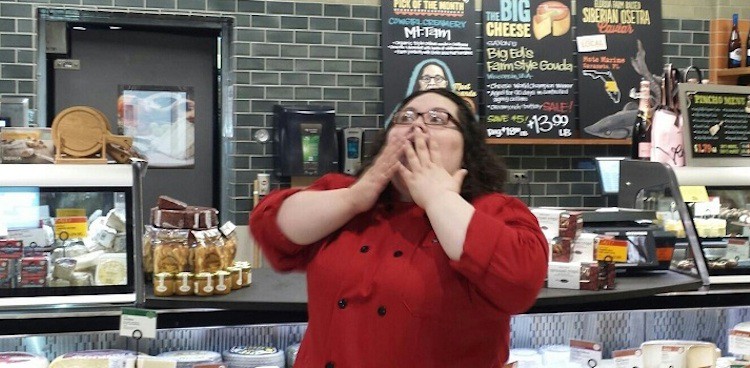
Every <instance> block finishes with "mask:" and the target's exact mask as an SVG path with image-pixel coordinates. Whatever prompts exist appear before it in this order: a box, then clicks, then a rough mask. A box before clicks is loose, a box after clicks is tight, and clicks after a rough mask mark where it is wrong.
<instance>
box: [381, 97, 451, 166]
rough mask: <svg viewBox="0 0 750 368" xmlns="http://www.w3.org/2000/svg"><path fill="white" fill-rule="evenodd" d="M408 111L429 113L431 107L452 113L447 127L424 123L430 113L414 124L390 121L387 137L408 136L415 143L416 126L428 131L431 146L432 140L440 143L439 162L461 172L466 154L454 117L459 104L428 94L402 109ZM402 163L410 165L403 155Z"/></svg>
mask: <svg viewBox="0 0 750 368" xmlns="http://www.w3.org/2000/svg"><path fill="white" fill-rule="evenodd" d="M407 110H411V111H414V112H415V113H417V114H422V113H426V112H428V111H431V110H433V111H445V112H447V113H448V114H450V116H451V118H450V119H449V121H448V123H447V124H446V125H444V126H442V125H429V124H425V120H424V119H425V118H426V117H428V116H429V114H422V115H421V116H418V117H417V118H416V120H414V122H413V123H412V124H411V125H404V124H391V125H392V127H391V129H390V131H389V132H388V137H387V138H388V140H389V141H390V140H391V139H394V138H400V137H406V139H408V140H410V141H411V142H414V133H415V131H416V129H421V130H422V131H423V132H424V133H425V136H426V140H427V144H428V145H429V143H430V141H435V142H437V143H438V150H439V151H440V161H441V162H440V164H442V166H443V167H444V168H445V170H446V171H448V172H449V173H450V174H451V175H452V174H454V173H455V172H456V171H458V170H459V169H460V168H461V163H462V162H463V153H464V137H463V134H462V133H461V131H460V130H459V129H460V128H459V127H458V126H457V124H460V123H459V122H457V121H455V120H454V119H455V118H456V116H458V106H456V104H455V103H453V101H451V100H450V99H448V98H446V97H443V96H441V95H438V94H436V93H426V94H423V95H420V96H417V97H416V98H414V99H413V100H411V101H409V103H408V104H406V105H405V106H403V107H402V108H401V110H399V111H407ZM401 162H402V163H404V164H405V165H407V168H408V164H407V163H406V160H405V159H404V158H402V160H401Z"/></svg>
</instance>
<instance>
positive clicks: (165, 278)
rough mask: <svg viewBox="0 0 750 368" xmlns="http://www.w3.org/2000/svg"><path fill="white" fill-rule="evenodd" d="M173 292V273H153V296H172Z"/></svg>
mask: <svg viewBox="0 0 750 368" xmlns="http://www.w3.org/2000/svg"><path fill="white" fill-rule="evenodd" d="M174 292H175V278H174V274H171V273H169V272H160V273H157V274H156V275H154V296H172V295H174Z"/></svg>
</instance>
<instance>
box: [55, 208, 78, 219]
mask: <svg viewBox="0 0 750 368" xmlns="http://www.w3.org/2000/svg"><path fill="white" fill-rule="evenodd" d="M55 216H56V217H80V216H83V217H86V209H85V208H58V209H57V210H56V211H55Z"/></svg>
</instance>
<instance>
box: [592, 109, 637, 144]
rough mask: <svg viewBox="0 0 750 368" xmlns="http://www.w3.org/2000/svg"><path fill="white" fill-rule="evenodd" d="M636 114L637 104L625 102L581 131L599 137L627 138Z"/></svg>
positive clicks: (631, 131)
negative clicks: (620, 108) (619, 107)
mask: <svg viewBox="0 0 750 368" xmlns="http://www.w3.org/2000/svg"><path fill="white" fill-rule="evenodd" d="M637 115H638V105H637V104H636V103H635V102H633V101H631V102H628V103H626V104H625V107H624V108H623V109H622V110H620V111H618V112H616V113H614V114H612V115H607V116H605V117H603V118H601V119H600V120H599V121H597V122H596V123H594V124H593V125H589V126H587V127H584V128H583V131H585V132H586V133H588V134H591V135H593V136H595V137H599V138H610V139H623V138H628V137H630V136H631V135H632V134H633V122H634V121H635V117H636V116H637Z"/></svg>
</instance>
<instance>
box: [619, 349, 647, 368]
mask: <svg viewBox="0 0 750 368" xmlns="http://www.w3.org/2000/svg"><path fill="white" fill-rule="evenodd" d="M612 357H613V358H614V361H615V368H641V367H643V352H642V351H641V349H626V350H615V351H613V352H612Z"/></svg>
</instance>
